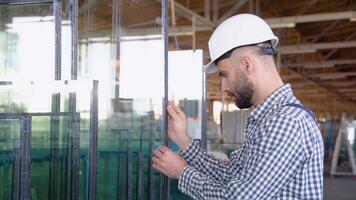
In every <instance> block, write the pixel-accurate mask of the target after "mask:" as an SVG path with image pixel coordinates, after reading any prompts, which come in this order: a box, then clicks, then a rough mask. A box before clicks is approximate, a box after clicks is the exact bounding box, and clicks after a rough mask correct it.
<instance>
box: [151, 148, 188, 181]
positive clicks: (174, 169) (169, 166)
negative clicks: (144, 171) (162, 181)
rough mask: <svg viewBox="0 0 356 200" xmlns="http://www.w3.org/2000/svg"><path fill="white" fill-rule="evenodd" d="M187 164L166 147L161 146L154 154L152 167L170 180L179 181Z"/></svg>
mask: <svg viewBox="0 0 356 200" xmlns="http://www.w3.org/2000/svg"><path fill="white" fill-rule="evenodd" d="M185 166H187V162H186V161H185V160H184V159H183V158H182V157H181V156H179V155H177V154H176V153H174V152H173V151H172V150H170V149H169V148H168V147H166V146H161V147H160V148H159V149H157V150H156V151H155V152H154V155H153V157H152V167H153V168H155V169H156V170H158V171H160V172H162V173H163V174H165V175H166V176H168V177H170V178H175V179H179V177H180V174H181V173H182V172H183V169H184V167H185Z"/></svg>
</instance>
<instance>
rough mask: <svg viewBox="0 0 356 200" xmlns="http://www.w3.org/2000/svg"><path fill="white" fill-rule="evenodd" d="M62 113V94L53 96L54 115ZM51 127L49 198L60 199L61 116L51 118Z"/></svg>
mask: <svg viewBox="0 0 356 200" xmlns="http://www.w3.org/2000/svg"><path fill="white" fill-rule="evenodd" d="M58 112H60V94H53V95H52V113H58ZM50 121H51V127H50V148H51V149H50V159H51V164H50V168H49V184H48V187H49V190H48V191H49V193H48V198H49V199H53V200H56V199H58V195H59V191H58V181H57V178H58V161H59V158H58V141H59V116H51V119H50Z"/></svg>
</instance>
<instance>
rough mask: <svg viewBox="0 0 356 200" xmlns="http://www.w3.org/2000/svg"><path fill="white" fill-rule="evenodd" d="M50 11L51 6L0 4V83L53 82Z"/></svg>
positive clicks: (52, 20)
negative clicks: (1, 81)
mask: <svg viewBox="0 0 356 200" xmlns="http://www.w3.org/2000/svg"><path fill="white" fill-rule="evenodd" d="M52 10H53V8H52V4H43V5H41V4H30V5H0V13H1V15H0V27H1V28H0V80H12V81H14V80H51V79H52V80H53V79H54V46H55V42H54V39H55V37H54V16H53V11H52ZM34 49H35V50H34ZM38 72H41V73H38Z"/></svg>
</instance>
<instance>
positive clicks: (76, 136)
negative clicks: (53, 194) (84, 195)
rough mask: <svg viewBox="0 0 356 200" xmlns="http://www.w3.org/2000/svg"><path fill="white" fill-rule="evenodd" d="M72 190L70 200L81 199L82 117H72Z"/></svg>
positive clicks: (74, 114) (75, 115) (77, 115)
mask: <svg viewBox="0 0 356 200" xmlns="http://www.w3.org/2000/svg"><path fill="white" fill-rule="evenodd" d="M71 151H72V153H71V154H72V156H71V190H70V199H71V200H78V199H79V168H80V152H79V151H80V115H79V114H77V113H73V115H71Z"/></svg>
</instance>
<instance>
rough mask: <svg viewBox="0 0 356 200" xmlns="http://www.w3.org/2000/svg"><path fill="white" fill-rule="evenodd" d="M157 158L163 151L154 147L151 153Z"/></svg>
mask: <svg viewBox="0 0 356 200" xmlns="http://www.w3.org/2000/svg"><path fill="white" fill-rule="evenodd" d="M153 155H154V156H156V157H157V158H161V157H162V156H163V152H162V151H161V150H160V149H156V150H155V151H154V153H153Z"/></svg>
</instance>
